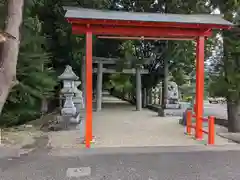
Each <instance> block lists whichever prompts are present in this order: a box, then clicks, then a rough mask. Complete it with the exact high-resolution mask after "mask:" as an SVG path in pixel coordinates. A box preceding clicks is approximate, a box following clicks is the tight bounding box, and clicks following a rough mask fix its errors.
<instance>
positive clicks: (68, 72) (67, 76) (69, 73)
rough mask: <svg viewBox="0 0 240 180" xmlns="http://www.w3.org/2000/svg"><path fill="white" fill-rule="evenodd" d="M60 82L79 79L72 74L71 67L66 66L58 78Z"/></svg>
mask: <svg viewBox="0 0 240 180" xmlns="http://www.w3.org/2000/svg"><path fill="white" fill-rule="evenodd" d="M58 79H60V80H73V81H74V80H78V79H79V77H78V76H77V75H76V74H75V73H74V72H73V70H72V67H71V66H69V65H67V66H66V68H65V70H64V72H63V73H62V74H61V75H60V76H58Z"/></svg>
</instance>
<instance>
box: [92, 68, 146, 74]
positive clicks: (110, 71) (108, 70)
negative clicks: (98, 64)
mask: <svg viewBox="0 0 240 180" xmlns="http://www.w3.org/2000/svg"><path fill="white" fill-rule="evenodd" d="M93 73H97V68H94V69H93ZM103 73H108V74H112V73H123V74H135V73H136V69H123V70H122V71H117V70H116V69H107V68H103ZM148 73H149V70H147V69H141V70H140V74H148Z"/></svg>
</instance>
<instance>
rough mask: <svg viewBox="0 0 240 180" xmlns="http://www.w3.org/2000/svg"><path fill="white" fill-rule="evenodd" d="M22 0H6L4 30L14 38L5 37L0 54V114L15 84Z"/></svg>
mask: <svg viewBox="0 0 240 180" xmlns="http://www.w3.org/2000/svg"><path fill="white" fill-rule="evenodd" d="M23 5H24V0H8V14H7V17H6V28H5V32H7V33H9V34H11V35H12V36H14V37H15V38H16V39H7V41H6V42H4V44H3V48H2V52H1V56H0V114H1V112H2V109H3V106H4V104H5V102H6V100H7V97H8V94H9V92H10V91H11V89H12V87H13V86H14V85H15V84H16V82H17V80H16V68H17V60H18V52H19V43H20V41H19V38H20V32H19V28H20V26H21V23H22V14H23Z"/></svg>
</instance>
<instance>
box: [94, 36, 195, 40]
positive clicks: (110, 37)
mask: <svg viewBox="0 0 240 180" xmlns="http://www.w3.org/2000/svg"><path fill="white" fill-rule="evenodd" d="M98 38H99V39H119V40H175V41H191V40H194V39H196V37H160V38H159V37H134V36H98Z"/></svg>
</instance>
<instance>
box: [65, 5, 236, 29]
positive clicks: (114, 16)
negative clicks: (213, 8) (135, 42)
mask: <svg viewBox="0 0 240 180" xmlns="http://www.w3.org/2000/svg"><path fill="white" fill-rule="evenodd" d="M64 9H65V10H67V12H66V15H65V17H66V18H79V19H99V20H122V21H142V22H158V23H161V22H163V23H164V22H166V23H187V24H214V25H224V26H232V23H230V22H229V21H226V20H224V19H223V18H222V17H221V16H220V15H211V14H162V13H142V12H124V11H109V10H96V9H85V8H77V7H64Z"/></svg>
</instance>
